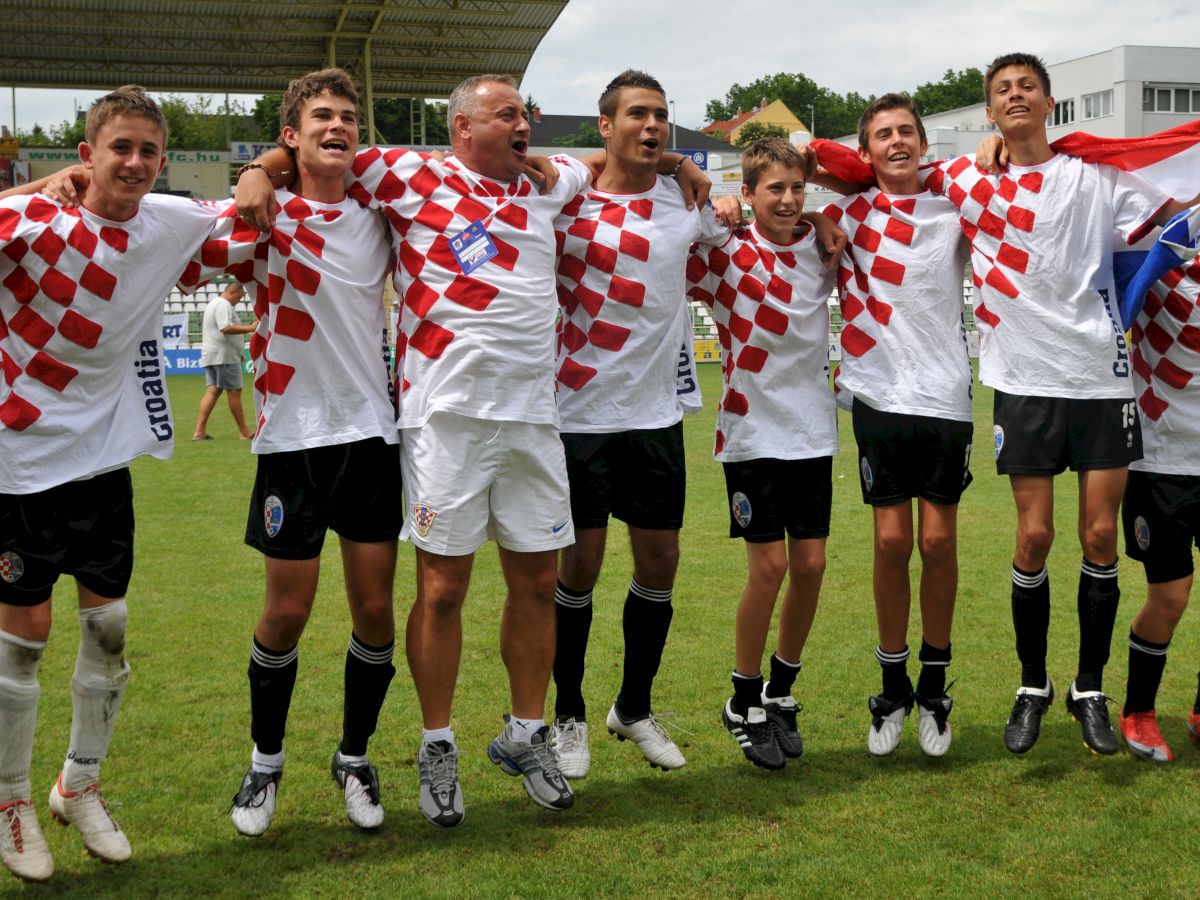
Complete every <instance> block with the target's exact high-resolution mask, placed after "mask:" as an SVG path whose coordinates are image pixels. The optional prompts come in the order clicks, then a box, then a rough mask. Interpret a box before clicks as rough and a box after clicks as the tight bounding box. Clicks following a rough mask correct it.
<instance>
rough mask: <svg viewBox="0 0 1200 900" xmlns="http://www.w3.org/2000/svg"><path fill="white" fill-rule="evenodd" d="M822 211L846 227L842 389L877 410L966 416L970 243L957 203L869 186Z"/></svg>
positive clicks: (841, 271) (966, 419)
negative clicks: (965, 305)
mask: <svg viewBox="0 0 1200 900" xmlns="http://www.w3.org/2000/svg"><path fill="white" fill-rule="evenodd" d="M824 212H825V214H826V215H827V216H829V217H830V218H831V219H833V220H834V221H835V222H837V223H838V225H840V226H841V228H842V229H843V230H844V231H845V232H846V235H847V245H846V252H845V253H843V254H842V258H841V264H840V266H839V269H838V293H839V296H840V298H841V306H842V320H843V322H844V324H843V326H842V332H841V346H842V363H841V365H840V366H839V367H838V376H837V381H838V386H839V388H842V389H845V390H847V391H849V392H850V393H851V394H852V395H853V396H854V397H857V398H858V399H859V400H861V401H862V402H863V403H866V404H867V405H868V406H870V407H871V408H872V409H877V410H880V411H882V412H888V413H900V414H904V415H912V416H930V417H933V418H938V419H955V420H958V421H962V422H969V421H971V360H970V356H969V355H968V352H967V334H966V327H965V325H964V324H963V291H962V285H963V274H964V272H965V271H966V265H967V259H968V244H967V241H966V238H965V237H964V236H963V234H962V230H961V228H960V227H959V222H958V212H957V211H956V209H955V208H954V205H953V204H952V203H950V201H949V200H947V199H946V198H945V197H941V196H938V195H936V194H931V193H929V192H924V193H921V194H915V195H913V196H901V195H891V194H884V193H883V192H882V191H880V190H879V189H878V188H871V189H869V190H867V191H864V192H863V193H861V194H854V195H852V196H849V197H845V198H844V199H842V200H839V201H838V202H837V203H834V204H831V205H830V206H829V207H827V208H826V209H825V211H824Z"/></svg>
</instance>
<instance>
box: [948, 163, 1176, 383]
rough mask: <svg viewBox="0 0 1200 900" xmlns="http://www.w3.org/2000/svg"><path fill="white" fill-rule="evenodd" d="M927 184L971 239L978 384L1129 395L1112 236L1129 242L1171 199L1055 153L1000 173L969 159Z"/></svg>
mask: <svg viewBox="0 0 1200 900" xmlns="http://www.w3.org/2000/svg"><path fill="white" fill-rule="evenodd" d="M926 174H927V180H926V182H925V186H926V187H929V188H931V189H933V190H935V191H938V192H941V193H944V194H945V195H946V196H947V197H948V198H950V200H951V202H953V203H954V205H955V206H956V207H958V210H959V214H960V216H961V218H962V223H961V224H962V228H963V231H964V233H965V234H966V235H967V238H968V239H969V240H970V241H971V262H972V265H973V267H974V270H975V275H974V278H975V285H976V288H977V289H978V304H977V305H976V307H975V324H976V326H977V328H978V329H979V377H980V380H981V381H982V382H983V383H984V384H987V385H990V386H991V387H993V388H996V389H997V390H1001V391H1005V392H1006V393H1010V394H1017V395H1025V396H1035V397H1066V398H1074V399H1102V398H1122V397H1131V396H1132V395H1133V384H1132V379H1131V377H1130V361H1129V352H1128V348H1127V346H1126V342H1125V337H1124V334H1123V333H1122V332H1123V329H1122V328H1121V326H1120V325H1119V324H1118V323H1119V322H1120V318H1119V313H1118V310H1117V296H1116V289H1115V286H1114V284H1113V271H1112V240H1113V234H1114V232H1116V233H1119V234H1120V235H1121V236H1122V237H1124V238H1125V239H1126V240H1128V241H1129V242H1130V243H1132V242H1134V241H1135V240H1137V239H1138V238H1139V237H1140V236H1141V235H1142V234H1144V233H1145V232H1146V230H1147V229H1148V228H1151V227H1153V226H1152V224H1151V223H1150V219H1151V218H1152V217H1153V216H1154V214H1155V213H1156V212H1157V211H1158V210H1159V209H1161V208H1162V206H1163V205H1164V204H1165V203H1167V202H1168V200H1169V198H1168V197H1166V196H1165V195H1164V194H1162V193H1161V192H1160V191H1159V190H1158V189H1157V188H1154V187H1153V186H1151V185H1150V184H1149V183H1148V182H1146V181H1145V180H1144V179H1142V178H1139V177H1138V176H1136V175H1132V174H1130V173H1128V172H1123V171H1120V170H1118V169H1115V168H1113V167H1111V166H1103V165H1096V164H1094V163H1086V162H1083V161H1081V160H1079V159H1077V158H1075V157H1071V156H1063V155H1061V154H1056V155H1055V156H1053V157H1052V158H1051V159H1050V160H1048V161H1047V162H1044V163H1041V164H1040V165H1036V166H1010V167H1009V170H1008V171H1007V172H1004V173H1002V174H1000V175H987V174H986V173H984V172H983V171H982V170H980V169H979V168H978V167H977V166H976V165H975V164H974V162H973V161H972V159H971V158H970V157H965V156H964V157H959V158H957V159H953V160H947V161H945V162H942V163H939V164H938V165H937V166H936V167H934V168H933V169H932V170H926Z"/></svg>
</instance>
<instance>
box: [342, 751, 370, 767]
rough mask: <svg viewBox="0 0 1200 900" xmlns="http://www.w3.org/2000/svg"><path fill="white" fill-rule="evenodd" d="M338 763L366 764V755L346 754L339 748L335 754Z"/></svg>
mask: <svg viewBox="0 0 1200 900" xmlns="http://www.w3.org/2000/svg"><path fill="white" fill-rule="evenodd" d="M337 758H338V764H339V765H343V766H364V765H366V764H367V758H366V756H347V755H346V754H345V753H343V752H342V751H341V750H339V751H338V754H337Z"/></svg>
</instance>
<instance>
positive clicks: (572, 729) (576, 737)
mask: <svg viewBox="0 0 1200 900" xmlns="http://www.w3.org/2000/svg"><path fill="white" fill-rule="evenodd" d="M550 747H551V748H552V749H553V750H554V755H555V756H557V757H558V768H559V771H561V772H562V773H563V774H564V775H566V776H567V778H569V779H570V780H571V781H575V780H577V779H579V778H585V777H587V773H588V769H590V768H591V767H592V752H591V751H590V750H589V749H588V724H587V722H585V721H584V720H583V719H577V718H575V717H574V716H559V718H558V719H556V720H555V722H554V725H553V726H551V728H550Z"/></svg>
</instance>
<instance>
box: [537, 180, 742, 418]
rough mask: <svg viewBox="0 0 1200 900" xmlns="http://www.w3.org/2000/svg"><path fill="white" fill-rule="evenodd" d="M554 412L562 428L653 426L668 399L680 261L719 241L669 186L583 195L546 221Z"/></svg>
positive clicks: (710, 219) (681, 286)
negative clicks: (551, 223)
mask: <svg viewBox="0 0 1200 900" xmlns="http://www.w3.org/2000/svg"><path fill="white" fill-rule="evenodd" d="M555 229H556V238H557V241H558V251H559V261H558V299H559V303H560V304H561V305H562V309H563V315H562V320H561V322H560V323H559V333H558V360H557V378H558V409H559V414H560V415H561V417H562V428H563V430H564V431H579V432H612V431H627V430H632V429H648V428H663V427H666V426H667V425H672V424H674V423H675V422H678V421H679V420H680V418H681V417H682V411H681V409H680V406H679V401H678V399H677V396H676V369H677V363H678V358H679V333H680V321H681V317H683V316H685V315H686V312H687V310H686V304H685V302H684V292H685V290H686V284H685V279H684V267H685V265H686V263H687V256H688V249H689V248H690V247H691V245H692V243H693V242H695V241H700V242H702V243H704V244H705V245H713V244H715V243H724V241H725V240H726V238H727V236H728V231H727V230H726V229H725V228H723V227H722V226H719V225H718V224H717V222H716V219H715V217H714V215H713V213H712V210H711V209H705V210H702V211H696V210H688V208H687V207H686V206H685V205H684V202H683V197H682V195H681V194H680V191H679V187H678V185H676V184H675V182H674V181H671V180H670V179H666V178H659V179H657V181H656V183H655V185H654V187H653V188H651V189H650V190H649V191H645V192H643V193H640V194H633V195H629V194H611V193H606V192H604V191H590V192H588V193H587V194H582V195H580V196H578V197H576V198H575V199H574V200H572V201H571V203H569V204H568V205H567V206H566V207H565V208H564V209H563V214H562V215H561V216H560V217H559V218H558V220H557V222H556V223H555Z"/></svg>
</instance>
